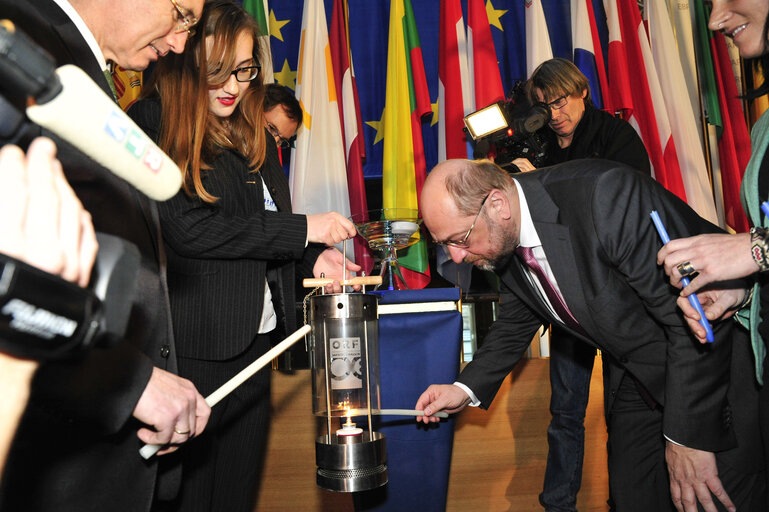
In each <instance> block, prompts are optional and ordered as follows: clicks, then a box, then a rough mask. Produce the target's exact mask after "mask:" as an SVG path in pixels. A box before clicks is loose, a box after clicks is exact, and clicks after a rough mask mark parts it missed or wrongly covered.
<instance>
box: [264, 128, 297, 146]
mask: <svg viewBox="0 0 769 512" xmlns="http://www.w3.org/2000/svg"><path fill="white" fill-rule="evenodd" d="M267 131H268V132H270V135H272V136H273V137H274V138H275V142H277V143H278V146H279V147H281V148H292V147H294V142H293V141H292V140H291V139H287V138H285V137H281V135H280V132H279V131H278V129H277V128H276V127H275V125H274V124H272V123H269V122H268V123H267ZM292 138H293V137H292Z"/></svg>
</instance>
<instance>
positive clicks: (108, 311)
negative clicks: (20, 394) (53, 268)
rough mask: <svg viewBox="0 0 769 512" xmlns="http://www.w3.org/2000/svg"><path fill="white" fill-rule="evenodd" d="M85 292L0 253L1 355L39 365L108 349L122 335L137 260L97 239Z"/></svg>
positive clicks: (125, 248)
mask: <svg viewBox="0 0 769 512" xmlns="http://www.w3.org/2000/svg"><path fill="white" fill-rule="evenodd" d="M96 238H97V240H98V242H99V252H98V253H97V255H96V261H95V262H94V266H93V271H92V273H91V284H90V285H89V287H88V288H81V287H80V286H78V285H76V284H74V283H70V282H69V281H65V280H64V279H62V278H60V277H59V276H56V275H53V274H49V273H48V272H44V271H42V270H40V269H38V268H36V267H33V266H30V265H27V264H26V263H24V262H21V261H19V260H17V259H15V258H11V257H9V256H7V255H5V254H1V253H0V352H4V353H6V354H10V355H12V356H15V357H20V358H24V359H35V360H39V361H45V360H51V359H62V358H67V357H72V356H77V355H80V354H82V353H84V352H85V351H86V350H88V349H90V348H92V347H94V346H102V347H104V346H110V345H112V344H113V343H115V342H116V341H117V340H118V339H120V338H121V337H122V336H123V334H124V333H125V329H126V325H127V324H128V316H129V313H130V312H131V306H132V304H133V297H134V292H135V289H136V278H137V276H138V273H139V265H140V263H141V256H140V255H139V250H138V249H137V248H136V246H135V245H133V244H131V243H130V242H127V241H125V240H123V239H121V238H118V237H116V236H112V235H106V234H103V233H97V234H96Z"/></svg>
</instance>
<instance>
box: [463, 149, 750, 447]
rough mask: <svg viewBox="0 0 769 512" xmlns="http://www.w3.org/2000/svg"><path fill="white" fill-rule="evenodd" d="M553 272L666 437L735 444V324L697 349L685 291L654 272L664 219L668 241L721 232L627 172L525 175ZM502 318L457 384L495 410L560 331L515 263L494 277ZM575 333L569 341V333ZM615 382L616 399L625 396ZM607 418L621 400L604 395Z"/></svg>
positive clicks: (619, 168)
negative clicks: (525, 365) (541, 342)
mask: <svg viewBox="0 0 769 512" xmlns="http://www.w3.org/2000/svg"><path fill="white" fill-rule="evenodd" d="M515 179H516V180H517V181H518V183H519V184H520V186H521V188H522V190H523V193H524V195H525V196H526V200H527V202H528V205H529V209H530V211H531V216H532V219H533V221H534V225H535V228H536V230H537V233H538V234H539V236H540V239H541V241H542V244H543V247H544V250H545V253H546V255H547V258H548V262H549V263H550V266H551V267H552V270H553V273H554V275H555V278H556V280H557V281H558V285H559V287H560V289H561V291H562V294H563V296H564V299H565V301H566V303H567V305H568V306H569V309H570V310H571V312H572V313H573V314H574V316H575V317H576V319H577V321H578V322H579V323H580V325H581V327H582V328H583V329H584V330H585V331H586V332H587V334H588V335H589V336H588V337H583V339H585V340H586V341H587V342H588V343H591V344H593V345H595V346H596V347H598V348H600V349H601V350H602V351H603V353H604V354H607V355H609V356H610V357H611V358H612V359H614V360H615V361H617V362H618V364H620V365H621V366H622V367H624V368H625V369H626V370H627V371H628V372H630V373H631V374H632V375H633V376H634V377H635V378H636V379H637V380H638V381H640V383H642V384H643V386H644V387H645V388H646V389H647V390H648V391H649V392H650V394H651V395H652V397H653V398H654V400H655V401H656V402H658V403H659V404H661V405H662V406H664V419H663V429H664V434H665V435H667V436H668V437H669V438H670V439H673V440H675V441H677V442H679V443H682V444H684V445H686V446H690V447H692V448H698V449H702V450H708V451H722V450H725V449H728V448H731V447H733V446H734V444H735V438H734V434H733V429H732V425H731V420H730V418H731V416H730V415H729V414H728V412H729V411H728V409H729V407H728V404H727V399H726V393H727V390H728V387H729V382H730V375H729V366H730V365H729V362H730V357H731V341H730V338H729V335H730V331H731V325H732V322H724V323H721V324H719V325H714V331H715V335H716V341H715V342H714V343H712V344H709V345H706V346H703V345H700V344H699V343H697V342H696V341H695V340H694V339H693V338H692V336H691V335H690V332H689V330H688V328H687V326H686V325H685V322H684V320H683V318H682V316H681V314H680V313H679V311H678V310H677V307H676V304H675V299H676V296H677V290H676V289H674V288H673V287H671V286H670V284H669V282H668V279H667V277H666V276H665V274H664V271H663V270H662V269H661V268H660V267H659V266H657V263H656V253H657V251H658V250H659V248H660V247H661V246H662V242H661V241H660V239H659V236H658V235H657V232H656V230H655V228H654V226H653V224H652V221H651V219H650V217H649V213H650V212H651V211H652V210H657V211H658V212H659V214H660V217H661V218H662V220H663V222H664V223H665V225H666V227H667V229H668V232H669V234H670V237H671V238H680V237H684V236H690V235H694V234H698V233H704V232H716V231H718V228H717V227H715V226H713V225H712V224H710V223H708V222H707V221H705V220H703V219H702V218H700V217H699V216H697V214H696V213H694V212H693V211H692V210H691V209H690V208H689V207H688V206H687V205H686V204H684V203H683V202H682V201H680V200H679V199H678V198H676V197H675V196H673V195H672V194H670V193H669V192H668V191H666V190H665V189H664V188H663V187H662V186H660V185H659V184H658V183H657V182H655V181H654V180H652V179H651V178H649V177H647V176H644V175H642V174H641V173H638V172H635V171H633V170H631V169H630V168H628V167H626V166H624V165H623V164H620V163H617V162H609V161H603V160H575V161H572V162H569V163H566V164H561V165H557V166H553V167H550V168H545V169H542V170H539V171H536V172H531V173H525V174H519V175H516V176H515ZM498 273H499V274H500V277H501V281H502V294H501V313H500V316H499V319H498V320H497V321H496V322H495V323H494V324H493V326H492V328H491V330H490V332H489V334H488V335H487V337H486V339H485V340H484V342H483V344H482V346H481V348H480V349H479V350H478V352H477V353H476V355H475V356H474V358H473V361H472V362H471V363H469V364H468V366H467V367H466V368H465V370H464V371H463V372H462V374H461V376H460V378H459V381H460V382H462V383H464V384H466V385H467V386H468V387H469V388H470V389H472V390H473V391H474V392H475V394H476V395H477V396H478V398H479V399H480V400H481V402H482V406H484V407H488V405H489V404H490V403H491V401H492V399H493V398H494V395H495V394H496V392H497V390H498V387H499V385H500V384H501V382H502V380H503V379H504V377H505V376H506V375H507V373H509V371H510V369H511V368H512V367H513V365H514V364H515V363H516V362H517V361H518V360H519V359H520V358H521V356H522V355H523V353H524V351H525V350H526V347H527V346H528V344H529V342H530V341H531V339H532V337H533V335H534V332H535V331H536V329H537V327H538V326H539V325H540V324H541V323H543V322H545V323H550V322H551V321H554V319H553V318H552V317H551V316H550V314H549V313H548V310H547V308H546V307H545V306H544V304H543V303H542V302H541V301H540V300H539V299H538V297H537V294H536V292H535V291H534V290H533V288H532V287H531V285H530V284H529V281H528V280H527V279H526V276H525V275H524V270H523V268H522V264H521V263H520V262H519V260H518V259H517V258H515V257H513V258H511V260H510V261H509V262H508V264H507V265H506V266H505V267H504V268H502V269H500V270H498ZM572 332H573V331H572ZM618 383H619V382H618V379H615V380H613V381H612V384H611V387H612V388H614V387H615V386H616V385H618ZM607 391H610V392H609V393H608V400H609V404H608V406H609V408H610V407H611V403H610V402H611V398H612V396H613V393H612V391H613V389H612V390H607Z"/></svg>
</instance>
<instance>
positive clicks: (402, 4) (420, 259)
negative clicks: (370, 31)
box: [382, 0, 432, 289]
mask: <svg viewBox="0 0 769 512" xmlns="http://www.w3.org/2000/svg"><path fill="white" fill-rule="evenodd" d="M431 112H432V109H431V105H430V94H429V93H428V91H427V79H426V78H425V67H424V63H423V61H422V48H421V47H420V45H419V35H418V34H417V26H416V23H415V22H414V11H413V10H412V8H411V0H392V2H391V4H390V35H389V38H388V47H387V84H386V97H385V109H384V115H383V117H382V120H383V124H384V155H383V163H382V206H383V207H384V208H385V209H388V208H408V209H412V210H418V209H419V194H420V192H421V191H422V184H423V183H424V181H425V176H426V175H427V169H426V167H425V154H424V145H423V143H422V126H421V118H422V116H424V115H425V114H428V113H431ZM398 262H399V263H400V265H401V266H402V267H404V268H403V277H404V279H405V280H406V284H407V285H408V287H409V288H412V289H415V288H424V287H425V286H426V285H427V284H428V283H429V282H430V268H429V266H428V262H427V247H426V245H425V241H424V239H421V240H420V241H419V242H417V243H416V244H415V245H412V246H411V247H409V248H407V249H404V250H402V251H400V253H399V255H398Z"/></svg>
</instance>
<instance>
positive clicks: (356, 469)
mask: <svg viewBox="0 0 769 512" xmlns="http://www.w3.org/2000/svg"><path fill="white" fill-rule="evenodd" d="M344 437H346V436H337V435H336V434H333V435H331V436H330V437H329V436H327V435H322V436H320V437H318V438H317V439H316V440H315V463H316V464H317V466H318V471H317V477H316V482H317V484H318V487H320V488H321V489H326V490H329V491H335V492H357V491H368V490H371V489H376V488H377V487H381V486H383V485H384V484H386V483H387V466H386V465H385V462H386V456H385V436H384V435H383V434H380V433H379V432H371V433H369V432H367V431H364V432H363V433H362V434H361V435H360V439H359V440H350V439H343V438H344Z"/></svg>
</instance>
